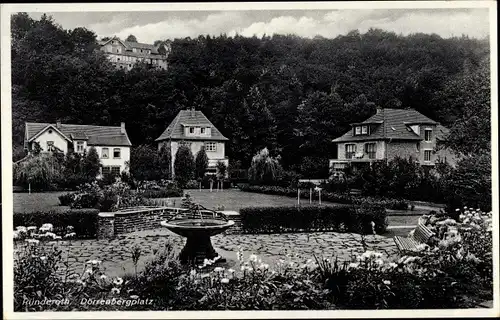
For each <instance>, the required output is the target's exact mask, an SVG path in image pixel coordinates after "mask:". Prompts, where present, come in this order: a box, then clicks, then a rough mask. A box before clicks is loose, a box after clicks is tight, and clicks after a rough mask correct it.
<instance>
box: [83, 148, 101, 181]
mask: <svg viewBox="0 0 500 320" xmlns="http://www.w3.org/2000/svg"><path fill="white" fill-rule="evenodd" d="M100 171H101V160H100V159H99V154H97V150H96V149H95V148H94V147H90V149H89V151H88V153H86V154H85V156H84V157H83V159H82V172H83V175H84V178H85V180H86V182H92V181H94V180H95V178H96V177H97V176H98V175H99V173H100Z"/></svg>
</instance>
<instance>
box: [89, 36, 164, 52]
mask: <svg viewBox="0 0 500 320" xmlns="http://www.w3.org/2000/svg"><path fill="white" fill-rule="evenodd" d="M112 40H117V41H119V42H120V43H121V44H122V45H123V46H124V47H125V50H127V51H132V48H136V49H147V50H151V53H152V54H158V47H159V46H155V45H153V44H149V43H141V42H131V41H123V40H121V39H120V38H118V37H116V36H115V37H112V38H110V39H108V40H105V41H102V40H100V41H98V43H99V45H101V46H104V45H105V44H107V43H108V42H110V41H112ZM128 53H129V52H127V54H128Z"/></svg>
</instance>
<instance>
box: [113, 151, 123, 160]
mask: <svg viewBox="0 0 500 320" xmlns="http://www.w3.org/2000/svg"><path fill="white" fill-rule="evenodd" d="M116 151H118V156H117V157H115V152H116ZM121 157H122V149H121V148H113V159H121Z"/></svg>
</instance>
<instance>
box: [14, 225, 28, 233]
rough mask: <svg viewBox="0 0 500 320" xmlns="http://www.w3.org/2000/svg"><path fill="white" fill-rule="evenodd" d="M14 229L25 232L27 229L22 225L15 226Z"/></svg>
mask: <svg viewBox="0 0 500 320" xmlns="http://www.w3.org/2000/svg"><path fill="white" fill-rule="evenodd" d="M16 230H17V231H18V232H27V231H28V229H26V227H24V226H19V227H16Z"/></svg>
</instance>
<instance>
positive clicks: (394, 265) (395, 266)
mask: <svg viewBox="0 0 500 320" xmlns="http://www.w3.org/2000/svg"><path fill="white" fill-rule="evenodd" d="M388 266H389V267H390V268H397V266H398V265H397V263H394V262H390V263H389V264H388Z"/></svg>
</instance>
